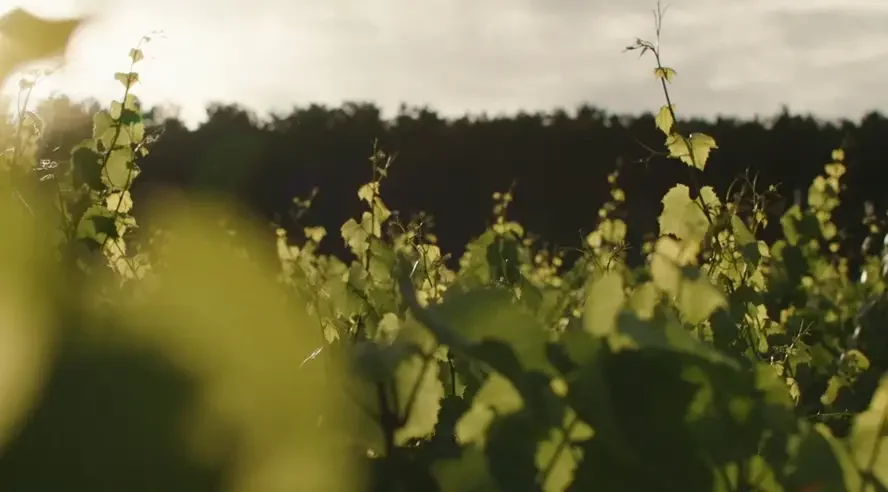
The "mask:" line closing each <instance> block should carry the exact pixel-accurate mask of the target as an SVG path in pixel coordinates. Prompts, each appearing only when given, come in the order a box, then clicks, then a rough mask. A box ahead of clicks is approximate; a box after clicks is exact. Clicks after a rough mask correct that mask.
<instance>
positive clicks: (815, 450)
mask: <svg viewBox="0 0 888 492" xmlns="http://www.w3.org/2000/svg"><path fill="white" fill-rule="evenodd" d="M797 446H798V447H797V448H796V449H795V450H794V454H795V456H794V457H793V458H794V459H793V462H794V465H795V466H794V470H793V472H792V473H791V474H790V475H789V477H788V479H787V480H788V483H787V485H789V487H791V488H792V489H793V490H806V488H807V489H811V490H817V491H818V492H845V491H848V490H860V474H859V473H857V470H856V469H855V468H854V463H853V461H852V460H851V457H850V456H849V455H848V452H847V451H846V448H845V446H844V444H843V443H842V442H841V441H839V440H837V439H836V438H835V437H833V435H832V433H831V432H830V430H829V428H827V427H826V426H825V425H823V424H820V423H818V424H815V425H813V426H811V427H809V428H808V429H807V430H806V432H805V433H804V435H803V437H801V439H800V441H799V443H798V445H797Z"/></svg>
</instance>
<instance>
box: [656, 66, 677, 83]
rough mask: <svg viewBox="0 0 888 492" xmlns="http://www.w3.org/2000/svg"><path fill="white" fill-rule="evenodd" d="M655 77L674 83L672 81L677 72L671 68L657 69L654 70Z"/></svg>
mask: <svg viewBox="0 0 888 492" xmlns="http://www.w3.org/2000/svg"><path fill="white" fill-rule="evenodd" d="M654 76H655V77H657V79H661V80H665V81H666V82H672V79H673V78H675V70H673V69H671V68H669V67H657V68H655V69H654Z"/></svg>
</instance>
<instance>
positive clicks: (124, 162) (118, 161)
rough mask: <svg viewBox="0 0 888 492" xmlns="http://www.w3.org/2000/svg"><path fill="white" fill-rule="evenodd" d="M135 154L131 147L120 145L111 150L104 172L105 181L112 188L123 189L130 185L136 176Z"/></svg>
mask: <svg viewBox="0 0 888 492" xmlns="http://www.w3.org/2000/svg"><path fill="white" fill-rule="evenodd" d="M134 160H135V155H134V154H133V150H132V149H131V148H129V147H118V148H116V149H113V150H111V151H110V155H108V161H107V162H106V163H105V172H104V173H103V178H104V179H103V181H104V183H105V184H106V185H107V186H108V187H109V188H111V189H115V190H123V189H126V188H128V187H129V186H130V184H131V182H132V180H133V178H135V176H136V168H135V166H134V162H133V161H134Z"/></svg>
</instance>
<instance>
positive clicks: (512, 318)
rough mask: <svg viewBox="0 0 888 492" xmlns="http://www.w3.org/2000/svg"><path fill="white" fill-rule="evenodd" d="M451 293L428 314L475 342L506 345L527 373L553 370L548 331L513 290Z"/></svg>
mask: <svg viewBox="0 0 888 492" xmlns="http://www.w3.org/2000/svg"><path fill="white" fill-rule="evenodd" d="M448 294H449V295H445V297H444V301H443V302H442V303H441V304H438V305H433V306H430V307H429V308H428V311H429V312H431V313H432V314H433V316H436V317H437V318H438V319H439V320H440V321H441V322H442V323H443V324H445V325H446V326H448V327H449V329H450V330H452V331H454V332H455V333H456V334H457V335H459V336H461V337H463V338H465V339H466V340H468V341H469V342H471V343H476V344H478V343H480V342H482V341H484V340H491V341H499V342H503V343H505V344H506V345H508V346H509V347H510V348H511V349H512V351H514V353H515V356H516V357H517V358H518V360H519V361H520V362H521V363H522V365H523V368H524V369H526V370H542V371H547V372H551V371H552V369H551V365H550V364H549V362H548V358H547V357H546V342H547V341H548V339H549V334H548V332H547V331H546V329H545V328H544V327H543V326H542V324H541V323H540V322H539V320H538V319H537V317H536V316H534V314H533V313H531V312H530V311H529V310H528V309H527V308H525V307H524V306H523V305H522V304H519V303H518V302H516V301H515V300H514V298H513V294H512V292H511V291H509V290H506V289H499V288H488V289H478V290H472V291H468V292H453V291H448ZM442 342H443V341H442Z"/></svg>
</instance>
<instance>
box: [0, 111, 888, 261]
mask: <svg viewBox="0 0 888 492" xmlns="http://www.w3.org/2000/svg"><path fill="white" fill-rule="evenodd" d="M98 107H99V106H98V105H97V104H95V103H91V102H87V103H78V102H73V101H71V100H69V99H68V98H66V97H56V98H53V99H50V100H47V101H44V102H41V103H40V104H39V106H38V107H37V108H36V109H35V112H36V113H37V114H38V115H40V116H41V118H42V119H43V120H44V121H45V123H46V125H47V127H46V135H45V137H46V138H45V139H44V150H43V152H44V154H45V156H46V157H47V158H52V159H56V160H63V159H66V158H67V155H68V153H69V152H70V149H71V147H72V146H73V145H74V144H75V143H76V142H79V141H80V140H81V139H83V138H86V137H88V136H89V134H90V128H91V127H90V125H91V121H92V120H91V117H92V114H93V113H94V112H95V111H96V110H97V109H98ZM164 113H165V112H164V111H163V109H162V108H154V109H151V110H149V111H148V114H147V117H148V120H149V121H152V122H153V124H154V125H156V127H157V128H158V129H162V135H161V136H160V139H159V141H158V142H157V143H156V144H154V146H153V150H152V152H151V153H150V154H149V155H148V156H147V157H146V158H145V159H143V160H142V162H141V167H142V170H143V174H142V175H141V177H140V179H139V180H138V182H137V184H136V186H135V189H134V194H136V195H141V196H142V197H147V195H150V194H151V190H152V189H156V188H157V187H158V186H164V187H174V188H179V189H182V190H185V191H187V190H203V191H209V192H213V193H223V194H226V195H229V196H231V197H232V198H235V199H237V200H239V201H242V202H243V203H244V204H246V205H247V206H248V207H250V208H251V209H252V210H254V211H255V212H256V213H258V214H260V215H261V216H263V217H265V218H267V219H268V220H269V221H274V222H276V223H278V224H281V225H284V226H292V225H294V224H293V218H292V216H291V214H290V213H289V212H290V211H291V209H292V206H293V202H292V200H293V198H294V197H306V196H308V195H309V194H310V193H311V191H312V189H313V188H315V187H317V188H318V189H319V193H318V195H317V197H316V199H315V200H314V203H313V205H312V208H311V211H310V213H309V214H308V215H306V216H305V217H304V218H303V221H306V223H305V224H302V225H323V226H325V227H326V228H327V229H328V230H329V231H331V237H330V238H329V239H327V240H326V243H327V244H326V245H325V246H326V248H327V250H328V251H329V252H333V253H337V254H339V253H342V252H344V249H343V248H342V247H341V246H342V245H341V244H340V243H339V242H338V241H337V240H336V236H337V234H336V232H338V230H339V226H340V225H341V224H342V223H343V221H345V220H346V219H347V218H348V217H351V216H353V215H354V214H355V213H356V212H357V211H358V210H359V207H360V204H359V200H358V197H357V196H356V190H357V188H358V187H359V186H360V185H361V184H363V183H364V182H366V181H368V180H369V178H370V173H371V166H370V163H369V160H368V159H369V157H370V155H371V153H372V149H373V145H374V141H376V142H378V146H379V147H380V148H381V149H384V150H385V151H387V152H390V153H394V154H397V157H396V160H395V162H394V164H393V165H392V168H391V170H390V173H389V176H388V178H387V179H386V180H385V181H384V182H383V185H382V193H383V194H384V196H385V198H386V202H387V203H388V204H390V206H391V207H392V208H394V209H396V210H398V211H399V212H400V213H401V216H402V217H403V218H404V219H405V220H407V219H409V218H410V216H411V215H412V214H415V213H417V212H419V211H425V212H427V213H429V214H431V215H432V216H433V217H434V218H435V223H436V231H437V232H438V235H439V237H440V238H442V239H441V241H442V243H441V247H442V249H443V250H444V251H446V252H450V253H453V254H455V255H457V256H458V255H459V254H460V253H461V251H460V250H459V249H460V248H461V247H462V245H464V244H465V243H466V241H467V240H468V239H469V238H471V237H473V236H475V235H477V234H479V233H480V232H481V231H482V230H483V229H484V225H485V224H486V223H487V221H488V220H489V218H490V214H491V206H492V199H491V195H492V193H493V192H495V191H505V190H507V189H508V188H509V187H510V185H511V184H512V183H513V182H514V183H515V188H514V191H515V203H514V204H513V206H512V208H511V209H510V214H511V215H513V216H514V217H515V219H517V220H518V221H520V222H521V223H522V224H524V225H525V226H526V227H527V228H528V230H529V231H530V232H532V233H535V234H536V235H538V236H539V237H541V238H543V239H544V241H545V242H547V243H549V244H551V245H559V246H575V245H578V244H579V242H580V241H581V240H582V238H583V237H584V236H585V234H586V233H587V232H588V231H590V230H591V229H593V228H594V226H595V224H596V221H597V217H598V216H597V210H598V208H599V206H600V205H601V204H602V203H603V202H604V201H605V200H606V199H607V194H608V184H607V175H608V174H609V173H610V172H612V171H613V170H614V169H615V168H616V167H617V166H620V168H621V173H620V178H619V180H620V181H619V183H620V187H621V188H622V189H623V190H625V192H626V200H627V210H626V212H627V217H628V218H630V219H631V220H629V226H630V232H629V239H630V241H631V242H632V241H634V242H636V243H637V242H640V240H641V239H642V237H643V236H644V235H645V234H649V233H653V232H655V231H656V230H657V224H656V217H657V215H658V212H659V209H660V207H661V204H660V201H659V200H660V197H662V196H663V194H664V193H665V192H666V191H667V190H668V189H669V187H670V186H672V185H673V184H675V183H676V182H688V180H689V179H690V177H689V174H688V173H689V171H688V167H687V166H686V165H684V164H682V163H680V162H678V161H674V160H669V159H666V158H665V157H664V156H663V155H662V154H659V153H658V152H662V151H663V150H664V148H663V141H662V140H663V138H662V134H660V133H659V132H658V130H657V129H656V127H655V124H654V116H653V115H652V114H642V115H639V116H625V115H622V116H621V115H614V114H610V113H608V112H606V111H604V110H601V109H598V108H595V107H591V106H588V105H583V106H580V107H578V108H577V109H576V110H574V111H567V110H564V109H558V110H555V111H552V112H548V113H519V114H517V115H512V116H509V117H488V116H486V115H481V116H473V117H469V116H465V117H461V118H458V119H447V118H443V117H441V116H439V115H438V114H437V113H436V112H435V111H434V110H433V109H430V108H427V107H408V106H406V105H402V107H401V109H400V111H399V113H398V114H397V115H396V116H395V117H394V118H392V119H390V120H386V119H383V117H382V116H381V112H380V109H379V108H378V107H376V106H375V105H373V104H368V103H346V104H344V105H342V106H341V107H338V108H331V107H325V106H320V105H311V106H308V107H296V108H294V109H293V110H292V111H291V112H290V113H289V114H283V115H281V114H277V115H271V116H270V117H269V118H268V119H267V120H266V121H261V120H260V119H259V118H257V117H256V116H255V115H254V114H252V113H251V112H249V111H247V110H246V109H244V108H242V107H239V106H237V105H225V104H214V105H211V106H210V107H208V110H207V113H208V117H207V120H206V121H205V122H204V123H203V124H201V125H200V126H199V127H198V128H197V129H195V130H193V131H191V130H189V129H188V128H186V127H185V125H183V124H182V122H181V121H179V120H177V119H176V118H175V117H173V116H163V114H164ZM167 113H168V112H167ZM684 125H685V126H684V128H686V129H687V130H690V131H699V132H704V133H706V134H709V135H712V136H713V137H714V138H715V139H716V140H717V141H718V144H719V149H717V150H716V151H714V152H713V154H712V156H711V157H710V160H709V164H708V166H707V168H706V171H705V172H704V173H702V176H698V178H697V179H699V180H700V181H701V182H703V183H705V184H710V185H712V186H713V187H714V188H715V189H716V190H717V191H718V192H719V194H720V195H722V196H724V195H725V194H726V193H728V192H729V191H730V190H731V187H732V184H734V185H736V184H737V180H738V179H749V180H755V189H756V191H759V192H767V190H768V187H769V186H770V185H775V186H777V194H779V197H777V196H775V197H773V199H775V201H774V205H773V208H772V210H773V212H774V213H775V214H779V213H781V212H782V211H783V209H784V207H785V206H787V205H790V204H791V203H792V201H793V200H794V199H795V197H797V196H798V197H801V199H802V200H804V199H805V196H806V190H807V186H808V185H809V183H810V182H811V179H812V178H813V177H814V176H815V175H816V174H818V173H819V172H820V171H822V169H823V165H824V164H825V163H826V162H827V161H828V160H829V155H830V151H831V150H832V149H834V148H836V147H843V148H844V149H845V150H846V153H847V156H848V157H847V163H848V168H849V169H848V176H847V181H846V182H847V183H848V190H847V191H846V196H845V197H844V198H843V202H842V207H841V210H840V212H839V213H838V215H837V217H836V218H837V221H838V222H839V223H840V224H843V225H844V227H845V228H846V229H847V231H848V233H849V234H848V236H847V238H846V240H845V246H846V249H847V248H856V244H859V236H860V233H861V232H862V227H863V226H862V225H860V219H861V218H862V216H863V207H864V202H865V201H871V202H872V203H873V204H874V205H875V206H876V209H877V210H882V209H884V208H885V206H886V205H888V204H886V203H885V202H886V199H885V196H884V195H885V194H884V193H883V192H882V189H881V187H882V186H884V184H885V183H886V182H888V170H886V168H885V163H884V162H883V160H884V155H885V154H884V150H883V144H884V142H885V138H886V136H888V120H886V118H885V117H884V116H882V115H881V114H879V113H877V112H872V113H870V114H868V115H866V116H865V117H864V118H863V119H862V120H861V121H859V122H852V121H848V120H844V121H839V122H827V121H821V120H818V119H816V118H814V117H811V116H802V115H794V114H790V112H789V111H788V110H787V109H785V108H784V110H783V111H782V112H780V113H779V114H777V115H775V116H774V117H772V118H770V119H768V120H764V119H755V120H752V121H748V120H747V121H744V120H739V119H733V118H725V117H719V118H718V119H716V120H715V121H705V120H690V121H686V122H684ZM3 131H11V128H9V127H8V126H7V127H6V128H4V129H3ZM744 177H745V178H744ZM735 188H736V186H735ZM778 198H779V199H778ZM137 202H140V200H138V198H137ZM776 218H777V215H775V216H774V218H773V219H772V221H771V228H772V229H773V228H774V227H779V224H778V221H777V220H776ZM766 234H767V231H766Z"/></svg>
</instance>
